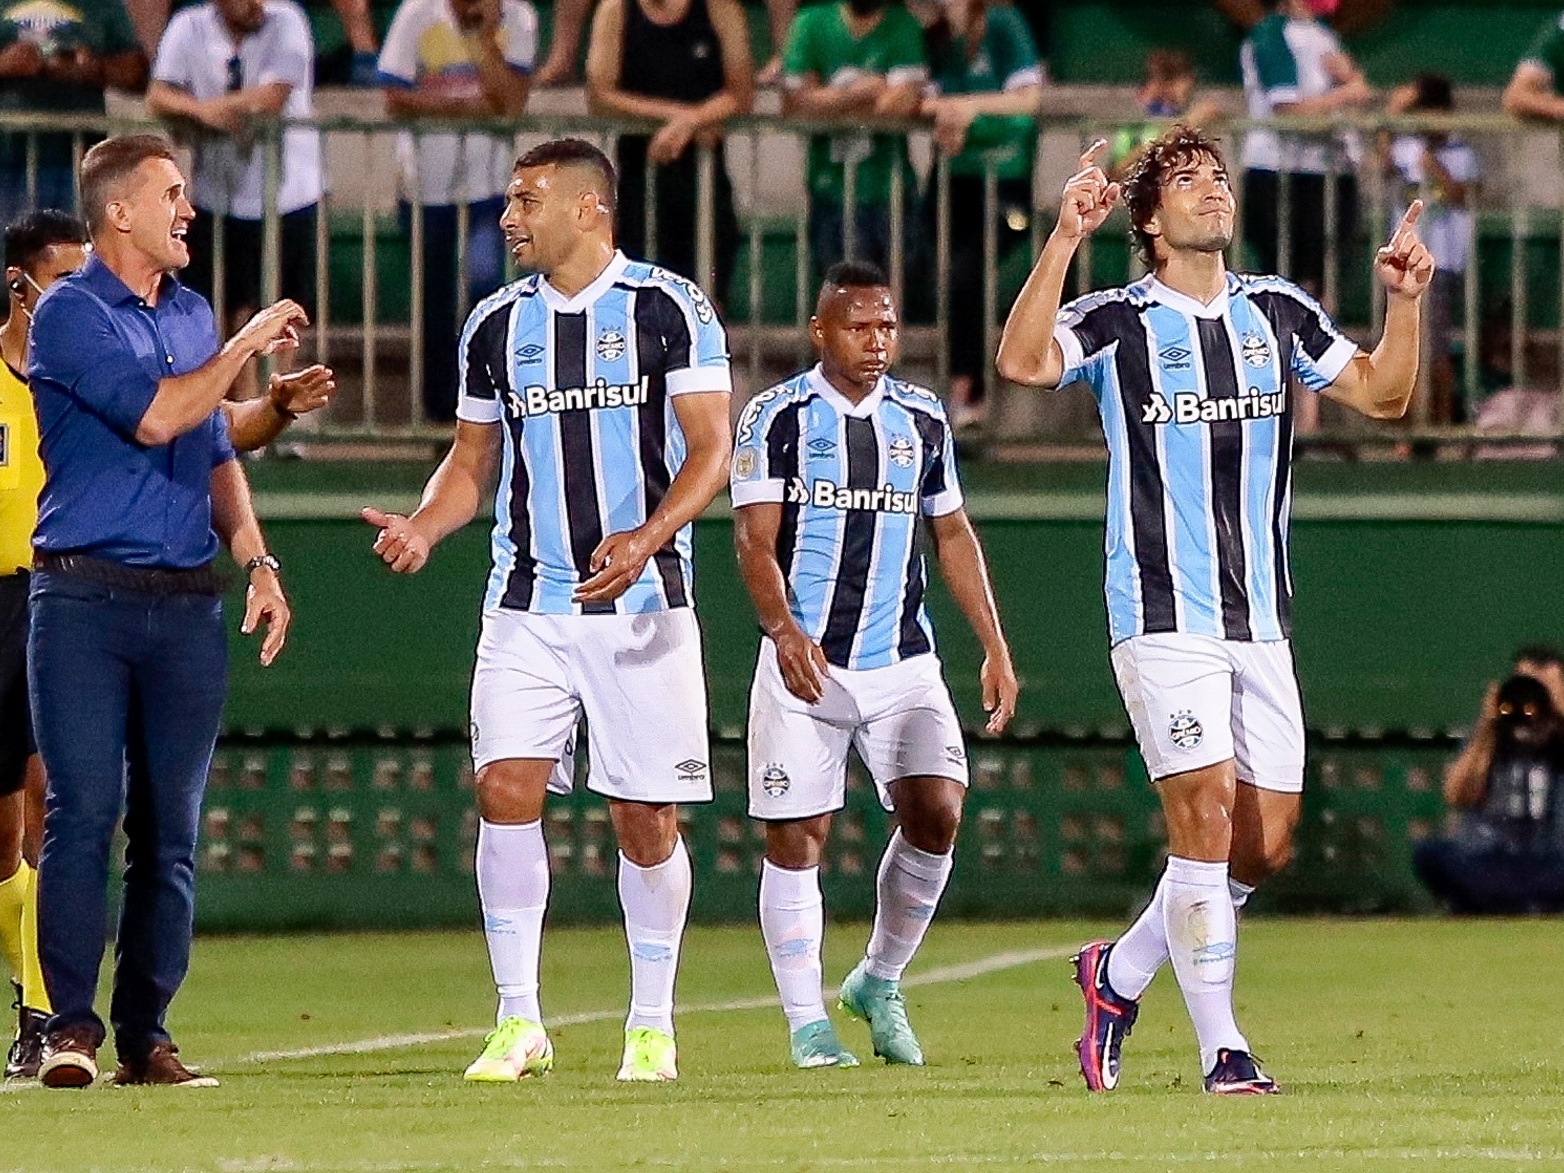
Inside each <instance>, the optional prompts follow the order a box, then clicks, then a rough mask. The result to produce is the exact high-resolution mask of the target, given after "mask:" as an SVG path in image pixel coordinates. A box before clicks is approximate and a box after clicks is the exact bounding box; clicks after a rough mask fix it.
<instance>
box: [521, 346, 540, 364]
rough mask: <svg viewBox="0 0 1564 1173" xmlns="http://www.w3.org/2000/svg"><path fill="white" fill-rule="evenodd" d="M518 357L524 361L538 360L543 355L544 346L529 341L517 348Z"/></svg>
mask: <svg viewBox="0 0 1564 1173" xmlns="http://www.w3.org/2000/svg"><path fill="white" fill-rule="evenodd" d="M516 357H517V358H519V359H521V361H522V362H537V361H538V359H540V358H542V357H543V347H541V346H539V345H538V344H537V343H536V342H529V343H528V344H527V345H526V346H523V347H520V348H518V349H517V351H516Z"/></svg>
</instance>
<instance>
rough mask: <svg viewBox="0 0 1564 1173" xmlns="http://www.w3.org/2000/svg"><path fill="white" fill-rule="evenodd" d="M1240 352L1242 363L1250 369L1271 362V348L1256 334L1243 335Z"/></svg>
mask: <svg viewBox="0 0 1564 1173" xmlns="http://www.w3.org/2000/svg"><path fill="white" fill-rule="evenodd" d="M1242 350H1243V355H1244V361H1245V362H1246V363H1248V364H1249V365H1250V366H1252V367H1263V366H1265V365H1266V364H1268V363H1269V362H1270V361H1271V348H1270V347H1269V346H1267V345H1266V344H1265V339H1264V338H1262V337H1260V335H1258V334H1245V335H1244V343H1243V347H1242Z"/></svg>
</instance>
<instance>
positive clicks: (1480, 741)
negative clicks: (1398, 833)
mask: <svg viewBox="0 0 1564 1173" xmlns="http://www.w3.org/2000/svg"><path fill="white" fill-rule="evenodd" d="M1498 719H1499V685H1498V683H1497V682H1496V681H1491V682H1490V683H1489V685H1488V691H1487V692H1486V693H1484V694H1483V707H1482V712H1481V713H1480V714H1478V717H1477V727H1476V728H1475V729H1473V730H1472V735H1471V737H1469V738H1467V741H1466V744H1465V745H1463V746H1462V747H1461V753H1460V755H1459V756H1458V757H1457V758H1456V759H1455V761H1453V762H1451V763H1450V764H1449V765H1448V766H1446V767H1445V777H1444V795H1445V805H1447V806H1452V807H1461V808H1469V807H1474V806H1477V805H1479V804H1480V803H1481V802H1482V800H1483V794H1484V793H1485V792H1486V791H1487V789H1488V768H1489V767H1490V766H1492V765H1493V749H1494V742H1495V738H1494V730H1495V725H1496V723H1497V722H1498Z"/></svg>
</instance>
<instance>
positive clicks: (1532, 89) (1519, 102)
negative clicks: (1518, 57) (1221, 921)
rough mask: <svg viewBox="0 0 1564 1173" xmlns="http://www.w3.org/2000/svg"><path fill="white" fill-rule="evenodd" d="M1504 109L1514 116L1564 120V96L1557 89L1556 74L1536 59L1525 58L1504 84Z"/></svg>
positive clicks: (1552, 120)
mask: <svg viewBox="0 0 1564 1173" xmlns="http://www.w3.org/2000/svg"><path fill="white" fill-rule="evenodd" d="M1503 102H1504V112H1505V113H1506V114H1508V115H1510V116H1511V117H1514V118H1537V119H1545V120H1547V121H1549V122H1559V121H1564V98H1561V97H1559V96H1558V95H1557V94H1555V93H1554V92H1553V75H1552V74H1551V73H1549V72H1548V70H1547V69H1546V68H1544V67H1543V66H1542V65H1539V64H1538V63H1537V62H1535V61H1522V62H1521V63H1520V64H1519V65H1517V66H1516V67H1515V72H1514V73H1513V74H1511V75H1510V81H1509V84H1508V85H1506V86H1505V87H1504V98H1503Z"/></svg>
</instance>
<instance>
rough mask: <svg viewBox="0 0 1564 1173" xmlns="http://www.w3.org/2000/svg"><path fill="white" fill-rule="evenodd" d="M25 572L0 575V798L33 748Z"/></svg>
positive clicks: (13, 786)
mask: <svg viewBox="0 0 1564 1173" xmlns="http://www.w3.org/2000/svg"><path fill="white" fill-rule="evenodd" d="M27 579H28V576H27V572H26V571H22V572H21V573H19V574H0V797H4V796H6V795H8V794H15V793H16V792H17V791H18V790H20V789H21V788H22V782H23V780H24V779H25V778H26V777H27V759H28V758H29V757H31V756H32V755H33V754H34V753H35V752H37V751H36V749H35V747H34V745H33V714H32V707H31V706H30V705H29V704H28V703H27Z"/></svg>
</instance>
